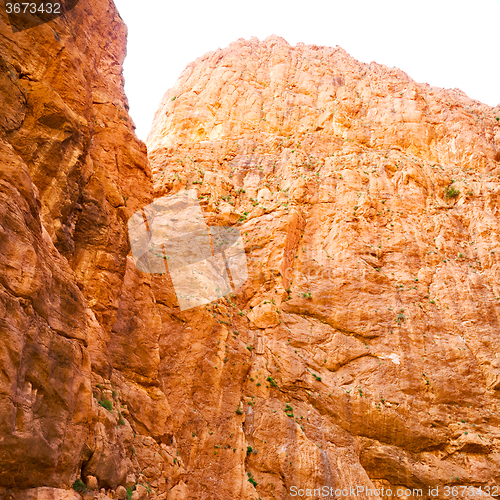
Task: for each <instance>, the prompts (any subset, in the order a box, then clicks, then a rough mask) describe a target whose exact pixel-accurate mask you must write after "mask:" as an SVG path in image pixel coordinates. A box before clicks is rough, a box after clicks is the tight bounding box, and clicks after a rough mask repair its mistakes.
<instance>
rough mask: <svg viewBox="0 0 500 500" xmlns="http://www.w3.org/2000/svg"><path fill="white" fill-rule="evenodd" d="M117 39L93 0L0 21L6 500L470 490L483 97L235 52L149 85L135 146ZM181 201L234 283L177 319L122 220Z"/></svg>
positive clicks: (335, 64)
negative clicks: (17, 24)
mask: <svg viewBox="0 0 500 500" xmlns="http://www.w3.org/2000/svg"><path fill="white" fill-rule="evenodd" d="M125 35H126V29H125V26H124V24H123V22H122V20H121V19H120V17H119V15H118V13H117V11H116V9H115V7H114V5H113V3H112V2H111V1H110V0H89V2H82V1H81V2H79V3H78V5H77V6H76V7H75V8H74V9H73V10H72V11H70V12H69V13H68V14H67V15H66V16H62V17H60V18H58V19H57V20H54V21H51V22H49V23H46V24H44V25H42V26H39V27H37V28H35V29H28V30H25V31H21V32H17V33H13V32H12V30H11V29H10V27H9V26H8V24H7V19H6V17H5V13H4V12H0V67H1V72H0V103H1V107H2V108H1V109H2V113H1V116H0V159H1V167H0V310H1V314H0V340H1V342H0V499H2V500H3V499H4V498H5V499H9V500H10V499H23V500H32V499H33V500H34V499H35V498H36V499H44V500H45V499H47V500H49V499H50V500H57V499H59V500H63V499H71V500H77V499H78V498H82V497H83V498H88V499H90V498H101V499H103V500H104V499H107V498H123V497H124V495H129V496H131V498H132V499H133V500H142V499H146V498H155V499H161V500H187V499H206V500H212V499H220V500H229V499H241V500H250V499H252V500H258V499H259V498H261V499H266V500H267V499H271V498H279V499H286V498H290V497H291V496H292V492H293V491H294V490H293V487H296V488H301V489H304V490H306V489H307V488H310V489H312V488H321V487H328V488H333V491H335V490H342V489H345V488H347V489H349V488H361V487H363V488H364V490H359V491H360V493H359V495H358V496H359V497H360V498H369V496H367V494H366V489H367V488H372V489H379V490H380V491H379V497H383V498H384V499H386V498H387V499H388V498H390V496H388V495H387V493H382V491H381V489H382V487H383V488H384V491H387V489H388V488H390V489H391V490H392V491H393V492H394V493H393V495H392V496H396V491H397V490H398V489H402V490H403V491H404V490H405V489H406V488H410V489H420V488H421V489H422V492H423V495H422V497H423V498H442V499H444V498H449V497H450V494H449V493H448V494H447V493H446V490H445V487H446V486H449V487H451V486H457V487H458V486H460V487H463V486H467V487H470V488H473V487H474V488H476V489H475V490H472V489H470V490H469V493H470V492H472V493H473V494H475V495H476V494H477V495H479V493H478V492H479V491H481V492H482V493H483V494H482V495H481V497H482V498H488V496H489V493H491V494H493V493H494V489H493V487H494V486H497V487H498V486H499V483H500V472H499V470H500V459H499V457H500V455H499V445H498V443H499V441H498V440H499V432H500V431H499V428H498V424H499V420H500V415H499V413H498V412H499V407H498V396H499V390H500V359H499V357H498V356H499V353H500V338H499V335H498V331H499V324H498V323H499V316H498V314H499V303H498V302H499V301H500V275H499V268H498V255H499V252H500V241H499V225H498V192H499V191H500V184H499V181H498V172H499V166H500V164H499V161H500V125H499V120H498V119H497V118H500V107H497V108H491V107H488V106H486V105H483V104H481V103H478V102H477V101H473V100H471V99H469V98H468V97H467V96H465V94H463V93H462V92H460V91H458V90H443V89H438V88H433V87H430V86H428V85H423V84H418V83H415V82H414V81H412V80H411V79H410V78H409V77H408V76H407V75H406V74H405V73H403V72H402V71H400V70H397V69H390V68H387V67H384V66H381V65H378V64H375V63H371V64H369V65H368V64H362V63H359V62H357V61H355V60H354V59H352V58H351V57H350V56H349V55H348V54H347V53H346V52H345V51H343V50H342V49H340V48H338V47H337V48H326V47H317V46H306V45H302V44H299V45H297V46H296V47H291V46H289V45H288V43H287V42H286V41H284V40H283V39H281V38H279V37H276V36H273V37H269V38H268V39H266V40H264V41H259V40H257V39H254V38H252V39H251V40H247V41H245V40H238V41H237V42H235V43H233V44H231V45H230V46H229V47H228V48H226V49H219V50H217V51H215V52H212V53H209V54H207V55H205V56H203V57H202V58H200V59H198V60H196V61H195V62H194V63H191V64H190V65H188V67H187V68H186V70H185V71H184V72H183V73H182V75H181V76H180V78H179V80H178V82H177V83H176V85H175V86H174V88H172V89H170V90H169V91H168V92H167V93H166V94H165V97H164V99H163V101H162V103H161V105H160V107H159V109H158V112H157V114H156V117H155V122H154V124H153V128H152V130H151V133H150V135H149V137H148V141H147V146H148V153H147V154H148V156H149V161H148V159H147V156H146V148H145V146H144V144H142V143H141V142H140V141H139V140H138V139H137V138H136V136H135V134H134V131H133V123H132V121H131V119H130V117H129V116H128V113H127V109H128V105H127V100H126V97H125V95H124V92H123V77H122V61H123V58H124V56H125ZM186 188H190V189H196V190H197V194H198V198H199V200H200V201H201V206H202V210H203V213H204V216H205V218H206V222H207V224H208V225H209V226H221V225H232V226H235V227H237V228H238V229H239V230H240V232H241V234H242V235H243V236H244V242H245V245H246V255H247V261H248V272H249V278H248V280H247V282H246V283H245V284H244V285H243V286H242V287H241V288H240V289H238V290H236V293H234V294H231V295H228V296H227V297H225V298H223V299H219V300H218V301H216V302H213V303H210V304H208V305H204V306H199V307H196V308H193V309H189V310H185V311H180V309H179V307H178V303H177V299H176V295H175V291H174V288H173V285H172V282H171V280H170V277H169V275H168V273H166V274H163V275H160V274H147V273H143V272H140V271H138V270H137V269H136V268H135V265H134V261H133V259H132V257H131V255H130V245H129V240H128V235H127V221H128V219H129V217H130V216H131V215H132V214H133V213H135V212H137V211H138V210H140V209H141V208H142V207H144V206H146V205H148V204H150V203H151V202H152V201H153V199H154V198H157V197H160V196H163V195H167V194H172V193H176V192H179V191H181V190H184V189H186ZM72 486H73V487H72ZM429 487H431V488H439V491H438V493H437V494H436V495H431V494H430V493H429V490H428V488H429ZM486 487H489V488H490V490H489V493H488V494H484V492H485V491H486V490H485V488H486ZM479 488H481V490H480V489H479ZM127 489H128V490H127ZM462 489H463V488H462ZM462 489H460V490H459V491H462ZM75 490H76V491H75ZM342 495H343V494H338V493H337V494H334V495H332V496H331V498H333V497H334V496H342ZM297 496H298V495H297ZM304 496H305V494H304ZM344 496H349V495H344ZM398 496H399V497H400V498H403V497H404V498H408V499H410V498H415V497H416V495H414V494H413V493H412V494H411V495H408V494H407V493H405V494H404V495H398Z"/></svg>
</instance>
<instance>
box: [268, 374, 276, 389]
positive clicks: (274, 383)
mask: <svg viewBox="0 0 500 500" xmlns="http://www.w3.org/2000/svg"><path fill="white" fill-rule="evenodd" d="M266 380H267V381H268V382H269V383H270V384H271V386H272V387H275V388H276V389H277V388H278V384H277V383H276V382H275V381H274V379H273V378H272V377H267V378H266Z"/></svg>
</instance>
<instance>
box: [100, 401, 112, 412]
mask: <svg viewBox="0 0 500 500" xmlns="http://www.w3.org/2000/svg"><path fill="white" fill-rule="evenodd" d="M98 403H99V404H100V405H101V406H102V407H103V408H106V410H108V411H113V403H112V402H111V401H110V400H109V399H100V400H99V401H98Z"/></svg>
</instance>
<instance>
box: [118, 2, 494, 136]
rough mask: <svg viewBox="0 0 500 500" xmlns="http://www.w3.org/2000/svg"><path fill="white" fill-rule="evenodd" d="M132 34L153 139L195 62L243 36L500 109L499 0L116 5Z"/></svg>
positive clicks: (146, 125) (134, 92)
mask: <svg viewBox="0 0 500 500" xmlns="http://www.w3.org/2000/svg"><path fill="white" fill-rule="evenodd" d="M115 4H116V6H117V8H118V10H119V12H120V15H121V16H122V18H123V20H124V21H125V23H126V24H127V26H128V30H129V34H128V48H127V57H126V59H125V65H124V74H125V91H126V93H127V96H128V98H129V102H130V114H131V116H132V118H133V120H134V122H135V124H136V126H137V130H136V132H137V135H138V136H139V138H141V139H143V140H145V139H146V136H147V134H148V132H149V129H150V127H151V122H152V120H153V115H154V113H155V111H156V108H157V107H158V105H159V103H160V100H161V98H162V96H163V94H164V93H165V92H166V91H167V90H168V89H169V88H171V87H172V86H173V85H174V83H175V81H176V80H177V78H178V77H179V75H180V74H181V72H182V71H183V70H184V68H185V67H186V66H187V64H189V63H190V62H191V61H193V60H194V59H196V58H197V57H200V56H202V55H203V54H205V53H206V52H209V51H212V50H216V49H217V48H219V47H226V46H228V45H229V44H230V43H231V42H233V41H235V40H237V39H238V38H246V39H248V38H250V37H251V36H256V37H258V38H259V39H261V40H262V39H264V38H266V37H267V36H269V35H271V34H276V35H279V36H282V37H283V38H285V40H287V41H288V43H290V44H291V45H295V44H297V43H298V42H304V43H306V44H315V45H326V46H330V47H335V46H336V45H339V46H341V47H342V48H343V49H345V50H346V51H347V52H348V53H349V54H351V56H353V57H354V58H356V59H358V60H360V61H363V62H367V63H369V62H371V61H376V62H378V63H381V64H385V65H386V66H397V67H399V68H401V69H402V70H403V71H405V72H406V73H407V74H408V75H409V76H410V77H411V78H413V79H414V80H416V81H417V82H426V83H429V84H430V85H434V86H439V87H445V88H455V87H457V88H459V89H461V90H463V91H464V92H465V93H467V94H468V95H469V97H471V98H473V99H477V100H479V101H482V102H484V103H486V104H489V105H491V106H496V105H497V104H499V103H500V64H499V60H500V31H499V26H500V0H419V1H418V2H415V1H409V0H376V1H374V0H371V1H370V0H342V1H340V0H307V1H301V2H298V1H296V0H285V1H282V0H252V1H247V2H238V1H235V0H232V1H228V0H212V1H210V0H209V1H200V0H173V1H168V0H140V1H137V0H115Z"/></svg>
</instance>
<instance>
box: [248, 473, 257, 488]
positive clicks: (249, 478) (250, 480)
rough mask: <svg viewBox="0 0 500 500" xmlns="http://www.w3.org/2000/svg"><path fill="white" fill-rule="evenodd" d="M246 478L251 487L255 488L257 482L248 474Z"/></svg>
mask: <svg viewBox="0 0 500 500" xmlns="http://www.w3.org/2000/svg"><path fill="white" fill-rule="evenodd" d="M247 476H248V482H249V483H250V484H252V485H253V486H257V481H256V480H255V479H254V478H253V476H252V473H251V472H248V473H247Z"/></svg>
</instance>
